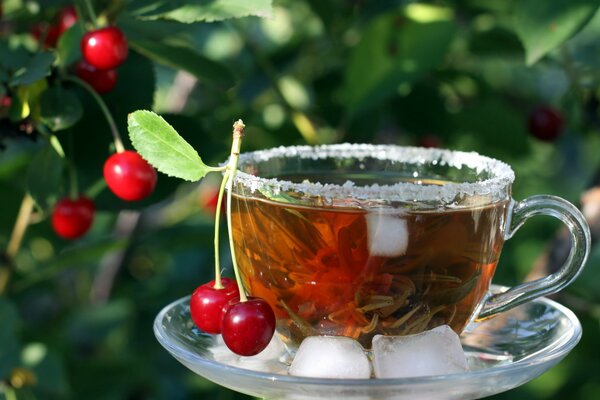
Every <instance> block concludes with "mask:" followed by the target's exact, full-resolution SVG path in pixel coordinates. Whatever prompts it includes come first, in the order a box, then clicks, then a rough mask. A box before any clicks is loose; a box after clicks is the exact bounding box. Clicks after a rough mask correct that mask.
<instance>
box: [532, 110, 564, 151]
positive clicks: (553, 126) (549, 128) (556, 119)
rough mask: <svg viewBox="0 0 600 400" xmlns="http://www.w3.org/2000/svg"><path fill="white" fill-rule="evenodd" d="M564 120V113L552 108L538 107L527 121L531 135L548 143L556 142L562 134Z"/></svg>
mask: <svg viewBox="0 0 600 400" xmlns="http://www.w3.org/2000/svg"><path fill="white" fill-rule="evenodd" d="M563 126H564V119H563V116H562V113H561V112H560V111H559V110H557V109H555V108H552V107H550V106H546V105H541V106H538V107H536V108H535V109H534V110H533V111H532V112H531V113H530V114H529V120H528V121H527V127H528V129H529V133H531V135H533V136H534V137H536V138H538V139H540V140H544V141H546V142H552V141H554V140H555V139H556V138H557V137H558V136H559V135H560V134H561V132H562V129H563Z"/></svg>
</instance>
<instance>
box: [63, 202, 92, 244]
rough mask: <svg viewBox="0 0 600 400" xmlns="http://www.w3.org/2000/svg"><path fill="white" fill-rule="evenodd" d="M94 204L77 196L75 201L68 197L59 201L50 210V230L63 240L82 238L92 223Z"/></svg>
mask: <svg viewBox="0 0 600 400" xmlns="http://www.w3.org/2000/svg"><path fill="white" fill-rule="evenodd" d="M95 210H96V207H94V202H93V201H92V200H90V199H88V198H87V197H84V196H79V198H78V199H77V200H71V199H70V198H68V197H65V198H63V199H61V200H60V201H59V202H58V203H56V205H55V206H54V210H52V228H54V232H56V234H57V235H58V236H60V237H63V238H65V239H77V238H78V237H81V236H83V235H84V234H85V233H86V232H87V231H88V229H90V227H91V226H92V222H93V221H94V212H95Z"/></svg>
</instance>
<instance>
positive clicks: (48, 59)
mask: <svg viewBox="0 0 600 400" xmlns="http://www.w3.org/2000/svg"><path fill="white" fill-rule="evenodd" d="M55 60H56V55H55V54H54V53H53V52H48V51H41V52H39V53H36V54H35V55H34V56H33V57H32V58H31V59H30V60H29V62H28V63H27V65H26V66H25V67H23V68H20V69H19V70H17V71H16V72H15V74H14V75H13V77H12V79H11V81H10V84H11V85H13V86H18V85H27V84H30V83H33V82H35V81H39V80H40V79H42V78H45V77H46V76H49V75H50V72H51V68H52V64H54V61H55Z"/></svg>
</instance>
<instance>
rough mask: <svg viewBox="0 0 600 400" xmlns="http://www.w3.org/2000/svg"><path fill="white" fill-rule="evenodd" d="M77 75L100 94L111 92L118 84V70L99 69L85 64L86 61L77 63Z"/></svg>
mask: <svg viewBox="0 0 600 400" xmlns="http://www.w3.org/2000/svg"><path fill="white" fill-rule="evenodd" d="M75 73H76V74H77V76H78V77H79V78H81V79H82V80H84V81H86V82H87V83H88V84H89V85H90V86H91V87H93V88H94V90H95V91H96V92H98V93H100V94H104V93H108V92H110V91H111V90H113V88H114V87H115V85H116V84H117V70H116V69H97V68H95V67H93V66H91V65H90V64H88V63H87V62H85V60H81V61H79V62H78V63H77V66H76V67H75Z"/></svg>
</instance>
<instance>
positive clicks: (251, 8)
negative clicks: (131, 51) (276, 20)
mask: <svg viewBox="0 0 600 400" xmlns="http://www.w3.org/2000/svg"><path fill="white" fill-rule="evenodd" d="M271 2H272V0H247V1H244V2H243V3H240V2H239V1H236V0H213V1H201V2H193V3H191V2H187V1H181V0H179V1H170V0H160V1H152V2H148V1H134V2H133V6H132V7H131V9H132V10H133V14H134V15H136V16H137V17H139V18H143V19H159V18H163V19H172V20H175V21H179V22H183V23H192V22H201V21H205V22H214V21H222V20H225V19H230V18H240V17H248V16H259V17H267V16H269V15H270V14H271ZM136 6H137V7H139V8H138V9H137V10H135V7H136Z"/></svg>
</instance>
